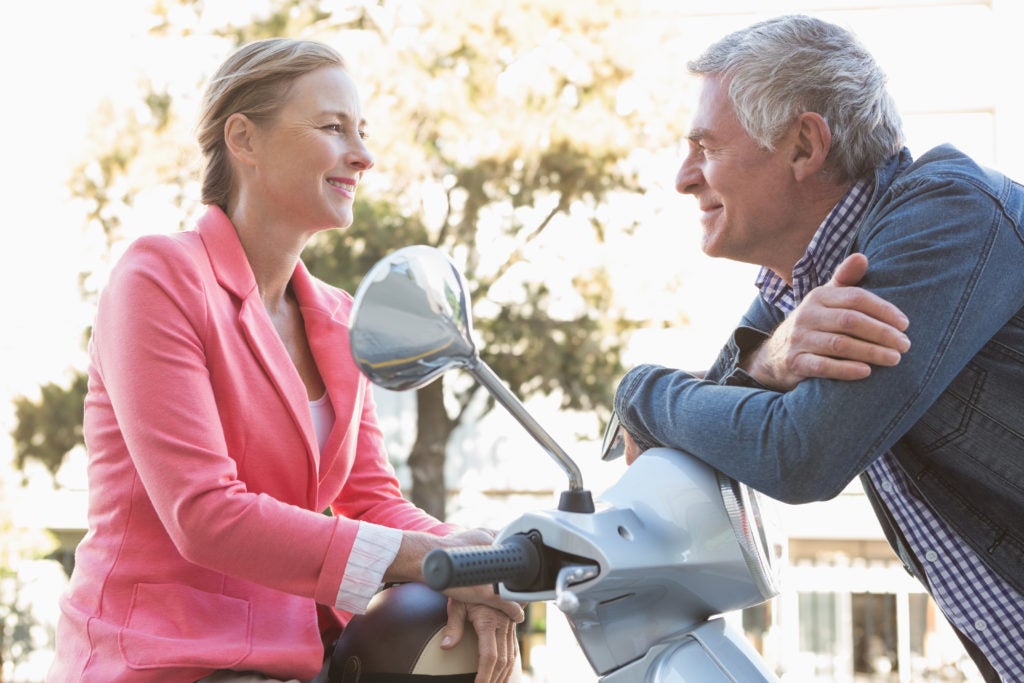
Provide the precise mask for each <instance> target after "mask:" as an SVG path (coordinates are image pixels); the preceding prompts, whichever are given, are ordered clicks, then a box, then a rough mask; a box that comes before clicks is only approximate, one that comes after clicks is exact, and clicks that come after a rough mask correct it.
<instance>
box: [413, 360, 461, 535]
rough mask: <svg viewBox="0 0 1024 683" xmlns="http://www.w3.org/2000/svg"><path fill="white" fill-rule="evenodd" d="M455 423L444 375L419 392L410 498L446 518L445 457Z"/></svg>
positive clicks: (430, 511)
mask: <svg viewBox="0 0 1024 683" xmlns="http://www.w3.org/2000/svg"><path fill="white" fill-rule="evenodd" d="M454 429H455V423H454V422H453V421H452V419H451V418H449V417H448V413H447V412H446V411H445V407H444V384H443V378H442V379H438V380H437V381H435V382H432V383H430V384H428V385H427V386H425V387H423V388H422V389H420V390H419V391H417V392H416V441H415V442H414V443H413V446H412V451H411V452H410V453H409V469H410V470H411V471H412V492H411V495H410V499H411V500H412V502H413V503H414V504H415V505H417V506H418V507H420V508H422V509H423V510H425V511H426V512H428V513H429V514H431V515H433V516H434V517H437V518H438V519H440V520H442V521H444V518H445V498H446V494H447V490H448V488H447V486H446V484H445V480H444V460H445V458H444V456H445V449H446V447H447V445H448V437H450V436H451V433H452V431H453V430H454Z"/></svg>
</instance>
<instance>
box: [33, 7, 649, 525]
mask: <svg viewBox="0 0 1024 683" xmlns="http://www.w3.org/2000/svg"><path fill="white" fill-rule="evenodd" d="M204 11H205V5H204V3H203V2H202V1H201V0H162V1H161V2H158V4H157V6H156V8H155V10H154V14H155V16H156V18H157V21H156V23H155V25H154V27H153V28H152V29H151V33H152V35H153V36H154V38H165V39H168V40H171V39H181V37H182V36H191V35H194V34H195V33H198V32H199V31H200V30H201V29H199V28H198V27H200V26H202V25H203V15H204ZM239 11H240V12H241V10H239ZM183 17H184V18H183ZM639 17H641V13H638V12H637V11H636V10H635V8H633V7H632V5H631V3H628V2H625V1H623V0H594V1H593V2H588V3H577V2H548V3H536V2H531V1H529V0H507V1H504V2H499V3H481V2H478V0H451V1H450V2H446V3H422V4H415V3H404V2H389V1H387V0H380V1H377V2H374V1H371V0H359V1H355V0H354V1H353V2H350V3H347V4H346V3H334V2H332V3H321V2H318V1H317V0H279V1H278V2H274V3H271V7H270V8H269V11H267V12H266V14H264V15H259V16H249V17H247V18H245V20H244V21H240V22H238V23H236V24H231V25H227V26H222V27H216V28H206V29H202V30H205V31H207V32H208V33H209V34H210V35H213V36H216V37H219V38H221V39H223V40H224V41H225V43H230V45H226V50H225V51H227V50H228V49H230V47H231V46H232V45H239V44H242V43H245V42H248V41H251V40H255V39H259V38H265V37H269V36H279V35H280V36H300V35H301V36H304V37H312V38H316V39H319V40H323V41H324V42H327V43H329V44H332V45H335V46H336V47H338V48H339V49H340V50H341V51H342V53H343V54H344V55H345V57H346V59H347V60H348V61H349V64H350V67H351V70H352V71H353V74H354V76H355V78H356V81H357V82H358V83H359V84H360V92H361V96H362V100H363V107H364V111H365V113H366V116H367V119H368V120H369V122H370V125H369V132H370V135H371V139H370V141H369V145H370V147H371V150H372V151H373V152H374V154H375V155H376V164H375V167H374V169H373V170H372V171H371V172H370V173H369V174H368V175H367V177H366V178H365V179H364V182H363V183H361V185H360V188H359V192H360V195H359V198H358V199H357V201H356V204H355V216H356V220H355V224H354V225H353V226H352V227H351V228H349V229H347V230H345V231H331V232H329V233H323V234H321V235H319V236H318V237H317V238H316V239H315V240H314V241H313V242H311V243H310V245H309V246H308V248H307V249H306V251H305V253H304V255H303V258H304V260H305V261H306V263H307V264H308V266H309V268H310V270H311V271H312V272H313V273H314V274H316V275H317V276H318V277H320V278H322V279H324V280H326V281H328V282H330V283H332V284H335V285H337V286H339V287H342V288H344V289H346V290H348V291H354V290H355V288H356V287H357V285H358V283H359V280H360V278H361V277H362V276H363V274H365V273H366V271H367V270H369V268H370V267H371V266H372V265H373V264H374V263H375V262H376V261H377V260H379V259H380V258H381V257H383V256H384V255H385V254H387V253H389V252H391V251H393V250H395V249H397V248H399V247H401V246H405V245H408V244H430V245H434V246H437V247H439V248H441V249H442V250H444V251H445V252H446V253H448V254H449V255H451V256H452V258H453V259H455V260H456V262H457V263H458V264H459V265H460V267H461V268H462V269H463V271H464V273H465V275H466V277H467V280H468V282H469V286H470V288H471V292H470V293H471V298H472V300H473V302H474V312H473V313H474V325H475V327H476V330H477V332H478V335H479V336H480V338H481V340H482V342H483V344H482V354H483V356H484V358H485V360H486V361H487V362H488V363H489V364H490V365H491V366H492V367H493V368H494V370H495V371H496V372H497V373H498V375H499V376H501V377H502V378H503V379H504V380H505V381H507V382H508V383H509V385H510V386H511V388H512V390H513V391H514V392H515V393H517V394H518V395H520V396H521V397H523V398H526V397H528V396H530V395H531V394H534V393H545V394H551V393H555V394H557V395H559V396H560V397H561V402H562V406H563V407H564V408H567V409H580V410H587V411H593V412H594V413H596V414H597V415H606V414H607V409H608V404H609V403H610V400H611V396H612V391H613V389H614V383H615V381H616V380H617V378H618V377H619V375H620V374H621V371H622V367H621V364H620V360H619V359H620V357H621V352H622V347H623V345H624V343H625V342H626V340H627V338H628V332H629V330H631V329H633V328H634V327H636V326H637V325H638V324H641V323H642V322H643V321H637V320H631V319H630V318H629V317H628V316H627V315H625V313H624V311H625V310H626V308H627V306H626V305H625V304H624V303H623V302H621V301H619V300H618V299H617V297H616V292H615V288H614V286H613V285H614V283H613V282H612V281H611V278H610V276H609V273H608V271H607V270H606V268H605V266H604V264H605V263H607V262H609V261H610V259H613V258H614V257H615V254H613V253H610V249H611V247H609V245H608V240H609V237H610V236H613V235H622V234H624V233H628V232H629V231H630V230H632V229H633V227H634V224H633V221H634V219H633V218H631V217H628V216H626V217H623V216H621V215H617V214H616V212H614V211H611V210H610V208H611V207H614V205H615V204H616V201H617V199H618V198H621V197H622V196H623V195H628V194H633V193H636V192H638V191H640V189H641V188H640V187H639V184H638V182H637V180H636V178H635V177H634V174H633V171H632V170H631V169H630V167H629V165H628V164H627V163H626V160H627V159H628V158H629V156H630V152H631V151H633V150H635V149H636V148H637V147H638V146H639V141H638V140H637V139H636V137H635V136H636V135H639V134H640V132H641V131H644V130H648V131H649V130H651V127H650V125H649V122H644V121H641V120H639V119H638V118H637V117H638V116H639V114H638V113H637V112H636V111H635V108H629V111H627V112H626V113H619V112H618V106H617V101H618V98H619V97H620V89H621V88H622V87H623V85H624V84H625V83H626V82H627V81H629V79H630V78H631V76H632V70H631V68H630V67H629V66H628V65H627V62H626V58H625V55H627V54H628V48H627V47H626V46H627V45H629V44H630V43H635V42H636V41H635V31H636V30H637V29H636V26H637V25H638V22H639V21H640V18H639ZM630 38H633V39H634V40H629V39H630ZM212 66H213V65H211V68H212ZM208 75H209V74H196V77H197V78H196V80H197V81H198V80H204V79H205V77H207V76H208ZM200 76H201V77H202V79H200V78H199V77H200ZM194 90H195V88H194V87H190V86H189V85H186V86H184V87H179V88H178V89H174V88H173V87H171V85H169V84H164V83H158V82H146V83H144V87H143V90H142V91H141V92H140V93H139V100H140V102H141V103H142V105H143V106H142V107H136V108H127V109H116V108H113V107H112V106H110V107H108V108H106V109H104V110H103V111H102V112H101V117H100V118H99V119H98V128H97V136H96V137H97V140H96V144H97V149H96V153H95V155H94V157H93V158H92V159H91V160H89V161H88V162H86V163H85V164H83V166H82V167H81V168H80V169H77V170H76V173H75V174H74V175H73V178H74V180H73V181H72V190H73V192H74V194H75V196H76V197H78V198H80V199H82V200H84V201H85V205H86V207H87V210H88V217H87V222H88V225H89V226H92V227H93V228H96V229H99V230H101V231H102V233H103V235H104V236H105V237H106V239H107V243H108V245H110V246H113V245H114V244H116V243H117V242H118V240H120V239H123V238H124V237H125V235H124V234H123V228H124V226H125V224H126V223H127V222H128V220H129V217H130V216H131V212H132V209H133V206H134V205H135V203H136V202H138V201H141V199H142V198H143V197H144V196H145V195H146V193H152V192H154V191H155V190H157V189H163V190H164V195H163V196H169V197H171V198H172V205H171V206H169V207H168V209H169V211H170V212H176V216H177V219H178V220H177V222H178V224H179V226H183V227H184V226H188V225H190V224H191V218H192V217H193V216H194V215H195V213H197V212H198V208H199V207H198V206H197V204H198V202H197V195H198V192H197V191H196V187H197V178H196V173H195V169H196V168H198V163H197V158H196V154H195V152H194V151H193V150H194V148H195V143H194V142H190V141H188V140H186V139H185V137H186V133H185V131H186V129H188V130H190V127H189V128H187V127H186V125H185V123H186V122H185V121H184V120H183V119H184V117H183V115H182V111H181V109H182V106H181V105H182V98H189V97H193V98H194V96H195V94H194ZM140 112H141V113H140ZM188 123H189V125H190V124H191V122H188ZM634 131H635V132H634ZM167 190H170V192H169V194H168V193H167V192H166V191H167ZM100 284H101V283H94V284H93V287H94V289H95V288H98V286H100ZM454 384H455V383H453V382H448V383H446V384H445V385H444V387H445V389H444V391H443V392H441V391H437V392H436V393H434V392H431V393H430V394H429V395H428V394H422V395H421V397H420V398H421V405H420V412H421V417H423V416H424V415H428V414H429V415H433V416H434V418H432V422H431V424H430V425H427V426H425V425H424V423H423V421H422V420H420V421H419V423H418V424H419V431H420V435H419V440H418V441H417V444H416V445H415V446H414V453H413V454H412V455H411V456H410V462H422V461H425V460H430V464H429V465H426V467H429V468H435V469H436V468H438V467H442V468H443V462H440V463H439V462H438V461H437V459H436V458H435V457H434V456H433V455H431V456H429V458H428V457H427V456H425V455H423V454H427V453H429V454H435V453H438V452H440V453H441V454H442V457H443V450H444V448H443V445H444V443H446V442H447V439H448V436H449V435H450V434H451V432H452V430H453V429H454V428H455V426H457V424H458V421H459V420H460V419H461V418H462V416H463V414H464V411H465V409H466V407H467V406H469V405H470V404H471V402H472V398H473V395H474V393H475V392H476V391H478V389H477V388H475V387H464V386H461V385H460V387H461V388H460V389H459V390H458V391H456V389H455V388H454V387H453V385H454ZM83 394H84V380H83V379H82V378H81V377H79V378H77V379H76V380H75V382H74V383H73V384H72V386H71V387H69V388H61V387H57V386H55V385H47V386H46V387H43V390H42V397H41V399H40V401H38V402H33V401H30V400H28V399H20V400H19V403H18V422H19V424H18V428H17V430H16V431H15V440H16V441H17V443H18V463H19V465H22V464H23V463H24V462H25V459H26V458H35V459H39V460H40V461H42V462H44V463H46V464H47V467H49V468H50V469H51V471H56V468H57V467H59V465H60V462H61V459H62V457H63V453H66V452H67V450H69V449H70V448H71V447H73V446H74V445H76V444H78V443H80V442H81V428H80V424H81V410H80V406H81V403H80V402H81V397H82V395H83ZM428 399H429V401H434V402H441V401H443V402H444V405H445V406H448V407H449V408H451V409H449V410H447V411H445V410H437V411H435V410H425V409H424V407H423V405H424V404H423V402H424V401H427V400H428ZM76 402H77V404H76ZM76 406H77V408H76ZM446 414H447V415H448V417H444V415H446ZM428 427H429V428H428ZM597 428H599V424H598V421H597V420H595V430H596V429H597ZM427 441H429V442H430V443H427ZM417 453H419V454H420V455H419V456H417ZM414 456H415V457H414ZM421 474H422V475H423V476H419V477H417V476H416V474H415V473H414V481H417V480H419V481H431V482H433V481H439V480H440V479H439V478H438V477H437V476H435V475H436V472H435V473H434V474H431V473H429V472H424V473H421ZM413 498H414V500H416V498H417V496H416V493H415V492H414V494H413ZM432 511H433V512H435V514H437V511H436V510H432ZM441 514H443V510H442V511H441Z"/></svg>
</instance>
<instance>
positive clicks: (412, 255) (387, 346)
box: [349, 245, 594, 512]
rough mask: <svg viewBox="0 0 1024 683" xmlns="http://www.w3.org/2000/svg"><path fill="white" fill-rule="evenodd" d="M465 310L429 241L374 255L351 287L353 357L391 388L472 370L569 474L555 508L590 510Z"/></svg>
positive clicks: (586, 496)
mask: <svg viewBox="0 0 1024 683" xmlns="http://www.w3.org/2000/svg"><path fill="white" fill-rule="evenodd" d="M469 309H470V301H469V294H468V289H467V287H466V281H465V278H463V277H462V273H461V272H460V271H459V269H458V268H457V267H456V266H455V264H454V263H452V261H451V259H449V258H448V257H447V256H446V255H445V254H444V253H443V252H441V251H439V250H437V249H435V248H433V247H427V246H423V245H415V246H411V247H403V248H402V249H399V250H398V251H395V252H393V253H391V254H390V255H388V256H386V257H384V258H383V259H381V260H380V261H378V262H377V263H376V264H375V265H374V266H373V268H371V269H370V271H369V272H368V273H367V274H366V277H364V278H363V280H362V282H360V283H359V287H358V289H356V295H355V302H354V303H353V304H352V316H351V320H350V323H351V325H350V327H349V344H350V345H351V349H352V357H353V358H354V359H355V362H356V365H358V366H359V369H360V370H362V372H363V374H365V375H366V376H367V377H368V378H369V379H370V381H371V382H373V383H374V384H378V385H380V386H382V387H384V388H385V389H392V390H394V391H407V390H409V389H419V388H420V387H422V386H425V385H427V384H430V383H431V382H432V381H434V380H435V379H437V378H438V377H439V376H440V375H441V374H443V373H444V372H445V371H447V370H451V369H453V368H463V369H465V370H467V371H469V373H470V374H471V375H473V377H474V378H476V380H477V381H479V382H480V383H481V384H482V385H483V386H484V388H485V389H487V391H488V392H490V394H491V396H493V397H494V398H495V399H496V400H497V401H498V403H500V404H501V405H502V406H504V407H505V409H506V410H508V411H509V413H510V414H511V415H512V416H513V417H515V418H516V419H517V420H518V421H519V423H520V424H521V425H523V427H525V428H526V430H527V431H528V432H529V433H530V435H531V436H533V438H534V439H536V440H537V443H539V444H540V445H541V446H543V447H544V449H545V450H546V451H547V452H548V454H549V455H550V456H551V457H552V458H554V460H555V462H556V463H558V465H559V466H560V467H561V468H562V469H563V470H564V471H565V473H566V475H567V476H568V477H569V489H568V490H567V491H564V492H563V493H562V496H561V498H560V500H559V509H561V510H570V511H573V512H593V511H594V501H593V498H592V496H591V495H590V491H588V490H586V489H585V488H583V477H582V475H581V473H580V469H579V467H578V466H577V465H576V463H575V462H573V460H572V458H570V457H569V456H568V454H567V453H566V452H565V451H564V450H562V447H561V446H559V445H558V444H557V443H555V440H554V439H552V438H551V435H549V434H548V433H547V432H546V431H544V428H543V427H541V426H540V424H539V423H538V422H537V421H536V420H535V419H533V417H532V416H531V415H530V414H529V413H528V412H527V411H526V408H524V407H523V404H522V403H520V402H519V399H518V398H517V397H516V396H515V394H513V393H512V392H511V391H510V390H509V389H508V387H506V386H505V385H504V384H503V383H502V381H501V380H500V379H499V378H498V376H497V375H495V374H494V371H493V370H491V369H490V367H489V366H488V365H487V364H486V363H484V362H483V361H482V360H480V354H479V352H478V351H477V348H476V345H475V344H474V343H473V337H472V333H473V327H472V323H471V318H470V310H469Z"/></svg>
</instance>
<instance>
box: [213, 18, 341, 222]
mask: <svg viewBox="0 0 1024 683" xmlns="http://www.w3.org/2000/svg"><path fill="white" fill-rule="evenodd" d="M324 66H339V67H341V68H343V69H344V68H347V67H346V64H345V60H344V58H343V57H342V56H341V55H340V54H339V53H338V52H337V51H335V50H334V49H333V48H331V47H328V46H327V45H324V44H323V43H318V42H315V41H311V40H295V39H291V38H268V39H266V40H258V41H255V42H252V43H249V44H248V45H245V46H243V47H241V48H239V49H238V50H236V51H235V52H234V53H233V54H232V55H231V56H230V57H228V58H227V60H225V61H224V63H223V64H221V66H220V68H219V69H217V72H216V73H215V74H214V75H213V77H212V78H211V79H210V83H209V85H208V86H207V88H206V92H205V94H204V95H203V101H202V105H201V107H200V113H199V123H198V126H197V132H196V137H197V139H198V140H199V147H200V149H201V150H202V153H203V173H202V179H203V186H202V202H203V204H207V205H217V206H219V207H221V208H222V209H226V208H227V203H228V198H229V196H230V194H231V191H232V182H233V176H232V173H231V164H230V163H229V161H228V153H227V146H226V144H225V141H224V124H225V122H226V121H227V119H228V117H230V116H231V115H232V114H236V113H242V114H245V115H246V116H248V117H249V118H250V119H252V120H253V121H255V122H256V123H260V122H264V121H269V120H272V119H273V118H274V116H276V115H277V113H278V111H279V110H280V109H281V107H282V106H283V105H284V103H285V101H286V99H287V96H288V91H289V88H290V87H291V85H292V83H294V82H295V80H296V79H297V78H298V77H300V76H302V75H304V74H307V73H309V72H311V71H315V70H316V69H319V68H320V67H324Z"/></svg>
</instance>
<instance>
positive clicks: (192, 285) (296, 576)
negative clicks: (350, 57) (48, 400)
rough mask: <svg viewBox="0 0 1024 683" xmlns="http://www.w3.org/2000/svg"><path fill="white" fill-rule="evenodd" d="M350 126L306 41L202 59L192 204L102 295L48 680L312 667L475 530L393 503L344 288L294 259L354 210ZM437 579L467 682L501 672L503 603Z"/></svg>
mask: <svg viewBox="0 0 1024 683" xmlns="http://www.w3.org/2000/svg"><path fill="white" fill-rule="evenodd" d="M364 138H365V135H364V121H363V118H362V115H361V112H360V105H359V99H358V96H357V93H356V88H355V85H354V83H353V81H352V79H351V77H350V76H349V74H348V72H347V70H346V66H345V63H344V61H343V59H342V58H341V57H340V56H339V55H338V54H337V53H336V52H335V51H333V50H332V49H330V48H328V47H326V46H324V45H322V44H319V43H315V42H310V41H296V40H287V39H271V40H265V41H259V42H256V43H252V44H250V45H247V46H245V47H243V48H241V49H240V50H238V51H237V52H236V53H235V54H234V55H232V56H231V57H230V58H229V59H228V60H227V61H226V62H225V63H224V64H223V65H222V66H221V68H220V69H219V70H218V72H217V73H216V74H215V75H214V78H213V79H212V81H211V83H210V85H209V88H208V91H207V93H206V95H205V99H204V103H203V109H202V114H201V119H200V126H199V141H200V144H201V146H202V151H203V154H204V157H205V162H206V167H205V172H204V178H203V202H204V204H206V205H208V208H207V211H206V213H205V214H204V215H203V216H202V218H201V219H200V220H199V224H198V228H197V229H196V230H193V231H188V232H183V233H179V234H175V235H172V236H150V237H145V238H142V239H139V240H137V241H136V242H135V243H134V244H133V245H132V247H131V248H130V249H129V250H128V252H127V253H126V254H125V256H124V257H123V258H122V259H121V261H120V262H119V264H118V265H117V267H116V268H115V270H114V272H113V273H112V275H111V278H110V282H109V284H108V285H107V287H106V289H105V291H104V293H103V295H102V297H101V299H100V303H99V308H98V312H97V318H96V323H95V326H94V328H93V337H92V341H91V344H90V357H91V364H90V369H89V394H88V396H87V398H86V407H85V409H86V414H85V423H84V429H85V435H86V444H87V446H88V450H89V458H90V459H89V489H90V501H89V533H88V534H87V536H86V538H85V539H84V540H83V541H82V543H81V545H80V546H79V548H78V551H77V555H76V567H75V571H74V573H73V576H72V578H71V585H70V587H69V590H68V592H67V594H66V595H65V596H64V597H63V599H62V600H61V610H62V617H61V620H60V623H59V626H58V632H57V654H56V658H55V661H54V664H53V667H52V669H51V672H50V680H51V681H54V682H61V683H64V682H67V681H102V682H103V683H109V682H110V681H115V680H116V681H161V682H165V683H166V682H176V681H182V682H185V681H188V682H189V683H192V682H194V681H197V680H201V679H203V678H205V677H211V680H217V681H242V680H245V681H250V680H261V681H267V680H271V681H273V680H287V681H292V680H297V681H309V680H311V679H314V678H315V679H317V680H322V678H323V676H324V675H325V672H324V671H323V668H324V660H325V651H324V648H325V644H329V643H330V642H332V641H333V639H334V637H335V636H336V635H337V634H338V633H339V632H340V628H341V626H342V625H343V624H344V623H345V621H346V620H347V618H348V617H349V616H350V615H351V613H353V612H361V611H362V610H364V609H365V608H366V605H367V604H368V602H369V600H370V598H371V597H372V596H373V594H374V592H375V591H376V590H377V588H378V586H379V585H380V583H381V582H382V581H416V580H421V579H422V576H421V573H420V566H421V563H422V559H423V556H424V555H425V554H426V553H427V552H429V551H430V550H432V549H433V548H436V547H451V546H456V545H466V544H475V543H480V542H488V541H489V537H488V536H486V535H484V532H483V531H480V530H476V531H464V532H462V533H454V529H453V528H451V527H449V526H447V525H444V524H442V523H440V522H438V521H437V520H436V519H434V518H432V517H430V516H429V515H427V514H426V513H424V512H423V511H421V510H419V509H418V508H416V507H414V506H413V505H412V504H411V503H409V502H408V501H406V500H404V499H403V498H402V497H401V493H400V491H399V487H398V483H397V481H396V480H395V477H394V473H393V471H392V470H391V468H390V466H389V465H388V462H387V459H386V454H385V451H384V446H383V443H382V439H381V434H380V429H379V428H378V425H377V419H376V416H375V410H374V404H373V400H372V397H371V392H370V387H369V386H368V384H367V381H366V380H365V379H364V378H363V377H362V376H361V375H360V374H359V372H358V371H357V369H356V366H355V365H354V363H353V362H352V360H351V357H350V355H349V349H348V327H347V323H348V316H349V311H350V308H351V304H352V299H351V297H350V296H349V295H348V294H346V293H345V292H342V291H340V290H338V289H335V288H333V287H330V286H328V285H326V284H325V283H323V282H320V281H318V280H316V279H315V278H313V277H312V276H311V275H310V274H309V273H308V271H307V270H306V268H305V267H304V265H303V264H302V262H301V261H300V260H299V255H300V253H301V252H302V249H303V247H304V246H305V244H306V243H307V242H308V241H309V239H310V238H311V237H312V236H313V235H315V234H316V233H318V232H320V231H321V230H327V229H332V228H339V227H340V228H345V227H348V226H349V225H351V223H352V202H353V199H354V197H355V193H356V188H357V187H358V185H359V182H360V180H361V179H362V177H363V174H364V173H365V172H366V171H368V170H369V169H370V168H371V167H372V166H373V157H372V156H371V154H370V153H369V151H368V150H367V148H366V145H365V140H364ZM328 509H329V511H330V514H324V511H325V510H328ZM448 596H449V624H448V627H447V629H448V634H447V635H449V636H451V643H450V646H454V644H456V643H457V642H458V640H459V639H460V638H461V636H462V634H463V632H464V628H465V625H466V622H467V621H468V622H470V623H471V624H472V627H473V628H474V629H475V631H476V632H477V635H478V637H479V641H480V645H479V649H480V662H479V674H478V677H477V680H478V681H480V682H483V681H503V680H506V679H507V677H508V676H509V675H510V674H511V671H512V663H513V661H514V659H515V654H516V645H515V630H514V623H513V622H517V621H521V620H522V617H523V614H522V609H521V608H520V606H519V605H517V604H515V603H511V602H508V601H505V600H502V599H500V598H499V597H498V596H496V595H494V593H493V591H492V590H491V589H490V588H489V587H477V588H464V589H456V590H452V591H450V592H448ZM242 672H249V673H242Z"/></svg>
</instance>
